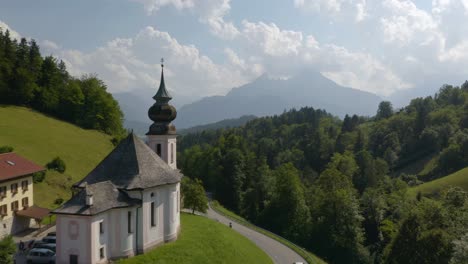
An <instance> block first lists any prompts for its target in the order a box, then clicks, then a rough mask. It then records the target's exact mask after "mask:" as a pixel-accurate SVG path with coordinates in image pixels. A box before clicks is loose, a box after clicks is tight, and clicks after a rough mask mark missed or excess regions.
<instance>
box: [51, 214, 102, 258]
mask: <svg viewBox="0 0 468 264" xmlns="http://www.w3.org/2000/svg"><path fill="white" fill-rule="evenodd" d="M91 222H92V217H90V216H75V215H57V220H56V227H57V256H56V263H68V262H69V258H70V257H69V256H70V255H71V254H73V255H78V263H80V264H89V263H94V262H93V261H92V258H91V244H90V241H91V242H92V241H93V239H91V236H90V235H91V232H90V231H91ZM73 234H76V236H73Z"/></svg>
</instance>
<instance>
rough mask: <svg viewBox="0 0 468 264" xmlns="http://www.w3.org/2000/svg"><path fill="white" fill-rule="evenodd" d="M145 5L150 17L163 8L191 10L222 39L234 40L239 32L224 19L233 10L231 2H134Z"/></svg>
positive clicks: (216, 0)
mask: <svg viewBox="0 0 468 264" xmlns="http://www.w3.org/2000/svg"><path fill="white" fill-rule="evenodd" d="M132 1H134V2H138V3H141V4H143V6H144V9H145V11H146V13H147V14H148V15H151V14H153V13H156V12H157V11H159V10H160V9H161V8H162V7H165V6H173V7H175V8H176V9H178V10H184V9H187V10H190V11H192V12H193V13H194V14H195V15H197V16H198V20H199V21H200V22H201V23H203V24H206V25H208V26H209V29H210V32H211V33H212V34H214V35H215V36H217V37H219V38H221V39H234V38H235V37H236V36H237V35H238V34H239V30H238V29H237V28H236V27H235V26H234V24H233V23H232V22H226V21H225V20H224V17H225V16H226V15H227V14H228V13H229V10H230V9H231V5H230V0H198V1H195V0H132Z"/></svg>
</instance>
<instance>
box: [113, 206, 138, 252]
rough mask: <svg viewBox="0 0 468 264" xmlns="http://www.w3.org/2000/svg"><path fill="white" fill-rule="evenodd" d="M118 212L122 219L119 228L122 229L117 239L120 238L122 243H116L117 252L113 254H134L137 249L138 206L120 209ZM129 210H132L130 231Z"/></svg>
mask: <svg viewBox="0 0 468 264" xmlns="http://www.w3.org/2000/svg"><path fill="white" fill-rule="evenodd" d="M116 212H117V213H118V214H119V216H118V218H119V220H120V227H119V228H117V227H116V229H115V230H117V229H120V232H119V234H118V235H117V237H116V241H117V240H119V241H120V243H119V245H118V246H117V245H116V250H117V251H116V253H115V254H113V256H121V257H124V256H133V255H135V253H136V252H135V249H136V239H137V234H136V232H137V222H136V220H137V217H136V213H137V208H136V207H133V208H122V209H119V210H116ZM128 212H131V227H130V233H129V232H128V231H129V230H128Z"/></svg>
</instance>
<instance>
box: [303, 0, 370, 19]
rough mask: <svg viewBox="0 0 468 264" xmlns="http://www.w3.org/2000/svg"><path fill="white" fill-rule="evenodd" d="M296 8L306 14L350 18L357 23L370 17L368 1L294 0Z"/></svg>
mask: <svg viewBox="0 0 468 264" xmlns="http://www.w3.org/2000/svg"><path fill="white" fill-rule="evenodd" d="M294 6H295V7H296V8H298V9H300V10H303V11H306V12H312V13H314V14H320V15H328V16H330V17H332V18H334V19H336V18H338V17H350V18H352V19H353V20H354V21H355V22H360V21H363V20H364V19H366V18H367V17H368V15H369V14H368V11H367V0H294Z"/></svg>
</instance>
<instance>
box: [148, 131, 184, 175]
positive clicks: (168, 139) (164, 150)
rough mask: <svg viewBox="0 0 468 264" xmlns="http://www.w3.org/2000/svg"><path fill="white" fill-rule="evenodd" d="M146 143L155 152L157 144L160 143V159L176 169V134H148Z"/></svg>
mask: <svg viewBox="0 0 468 264" xmlns="http://www.w3.org/2000/svg"><path fill="white" fill-rule="evenodd" d="M147 144H148V146H149V147H150V148H151V149H152V150H153V151H154V152H155V153H157V149H156V146H157V144H161V159H162V160H164V161H165V162H166V163H167V164H168V165H169V166H170V167H171V168H173V169H177V135H148V136H147ZM171 145H172V147H171ZM172 152H174V154H173V158H172Z"/></svg>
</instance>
